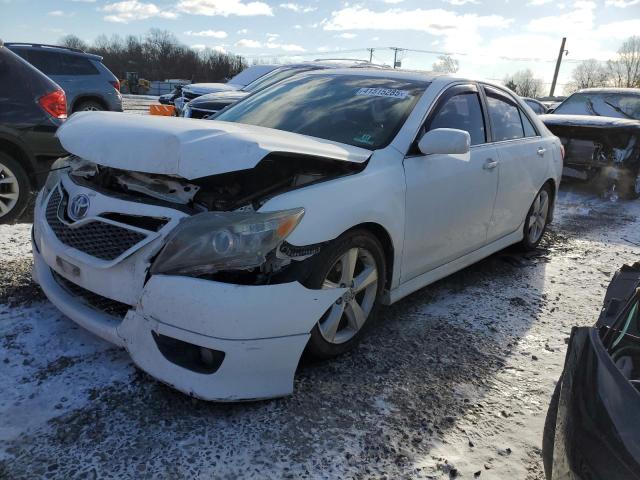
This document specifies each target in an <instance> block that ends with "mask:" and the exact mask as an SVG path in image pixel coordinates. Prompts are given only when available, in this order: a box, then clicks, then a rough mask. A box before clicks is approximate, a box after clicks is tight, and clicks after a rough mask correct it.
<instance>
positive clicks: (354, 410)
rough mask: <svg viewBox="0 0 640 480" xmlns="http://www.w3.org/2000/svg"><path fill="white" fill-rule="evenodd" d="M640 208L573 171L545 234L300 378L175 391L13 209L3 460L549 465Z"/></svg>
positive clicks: (267, 469)
mask: <svg viewBox="0 0 640 480" xmlns="http://www.w3.org/2000/svg"><path fill="white" fill-rule="evenodd" d="M639 214H640V203H638V202H636V203H622V202H621V203H609V202H605V201H602V200H600V199H599V198H597V197H596V196H594V195H593V194H591V193H589V192H587V191H585V190H581V189H580V188H579V187H577V186H568V187H567V188H565V189H564V191H563V192H562V194H561V196H560V198H559V202H558V207H557V213H556V220H555V223H554V225H553V226H552V228H551V229H550V231H549V232H548V234H547V237H546V239H545V241H544V243H543V245H542V246H541V248H540V249H539V250H538V251H536V252H534V253H533V254H528V255H521V254H520V253H518V252H516V251H514V250H511V249H507V250H505V251H503V252H500V253H498V254H496V255H493V256H492V257H490V258H488V259H486V260H484V261H482V262H480V263H478V264H477V265H474V266H472V267H470V268H467V269H465V270H463V271H461V272H459V273H457V274H455V275H453V276H451V277H449V278H447V279H445V280H443V281H440V282H438V283H437V284H435V285H433V286H431V287H428V288H425V289H423V290H421V291H419V292H417V293H415V294H413V295H411V296H410V297H408V298H406V299H404V300H403V301H401V302H399V303H397V304H396V305H394V306H392V307H388V308H385V309H383V312H382V315H381V318H380V319H379V322H378V323H377V324H376V325H375V326H374V328H372V329H371V333H370V335H369V336H368V337H367V338H366V339H365V340H364V341H363V342H362V343H361V344H360V345H359V347H358V348H357V349H356V350H355V351H353V352H352V353H350V354H347V355H344V356H342V357H341V358H338V359H336V360H333V361H330V362H324V363H316V364H309V363H303V364H302V365H301V366H300V368H299V370H298V373H297V375H296V381H295V391H294V394H293V395H292V396H290V397H288V398H283V399H278V400H272V401H263V402H252V403H241V404H213V403H206V402H202V401H198V400H194V399H191V398H188V397H186V396H184V395H182V394H180V393H178V392H175V391H173V390H171V389H170V388H168V387H166V386H164V385H162V384H160V383H158V382H156V381H154V380H153V379H152V378H150V377H149V376H147V375H146V374H144V373H141V372H140V371H138V370H136V369H135V368H134V366H133V365H132V364H131V362H130V360H129V358H128V356H127V355H126V353H125V352H124V351H121V350H119V349H117V348H114V347H112V346H111V345H109V344H107V343H105V342H103V341H101V340H99V339H97V338H95V337H93V336H92V335H91V334H89V333H87V332H85V331H83V330H82V329H80V328H78V327H76V326H75V324H73V322H71V321H70V320H68V319H67V318H65V317H64V316H63V315H61V314H60V313H58V312H57V310H56V309H55V308H53V306H52V305H50V304H49V303H48V302H47V301H46V299H44V298H43V295H42V294H41V293H40V291H39V289H38V287H37V286H36V285H34V284H33V283H32V281H31V280H30V276H29V269H30V264H31V260H30V257H29V247H28V241H29V227H30V225H29V224H28V223H22V224H17V225H12V226H0V263H1V264H2V266H3V268H2V269H1V270H0V361H1V362H3V366H2V368H1V369H0V382H1V384H2V385H3V388H2V389H1V390H0V418H2V422H1V424H0V478H12V479H17V478H25V479H26V478H33V477H34V476H35V477H45V478H63V479H68V478H131V477H135V478H183V477H189V478H434V479H440V478H442V479H444V478H454V477H461V478H478V477H480V478H497V479H527V480H533V479H543V478H544V475H543V471H542V464H541V459H540V444H541V437H542V426H543V423H544V416H545V413H546V408H547V404H548V399H549V397H550V395H551V392H552V390H553V387H554V383H555V380H556V379H557V377H558V375H559V373H560V370H561V368H562V363H563V360H564V354H565V350H566V345H565V342H566V340H567V338H568V336H569V333H570V329H571V327H572V326H573V325H588V324H591V323H593V322H594V321H595V319H596V317H597V314H598V311H599V308H600V304H601V301H602V298H603V295H604V291H605V288H606V286H607V284H608V282H609V280H610V278H611V277H612V275H613V273H614V271H615V269H616V268H618V267H619V266H621V265H622V264H623V263H625V262H627V263H628V262H633V261H635V260H636V259H637V257H638V254H639V253H640V246H639V245H640V229H639V228H638V227H639V226H640V217H639Z"/></svg>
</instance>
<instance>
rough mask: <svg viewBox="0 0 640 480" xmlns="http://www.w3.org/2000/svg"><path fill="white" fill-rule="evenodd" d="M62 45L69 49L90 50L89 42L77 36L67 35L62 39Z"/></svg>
mask: <svg viewBox="0 0 640 480" xmlns="http://www.w3.org/2000/svg"><path fill="white" fill-rule="evenodd" d="M60 45H61V46H63V47H68V48H77V49H79V50H87V49H88V48H89V45H88V44H87V42H85V41H84V40H82V39H81V38H79V37H76V36H75V35H65V36H64V37H62V38H61V39H60Z"/></svg>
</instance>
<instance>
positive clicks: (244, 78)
mask: <svg viewBox="0 0 640 480" xmlns="http://www.w3.org/2000/svg"><path fill="white" fill-rule="evenodd" d="M276 68H278V65H253V66H252V67H249V68H246V69H244V70H243V71H241V72H240V73H238V74H237V75H236V76H234V77H232V78H231V79H230V80H229V81H228V82H226V83H191V84H189V85H184V86H183V87H182V92H181V96H180V97H177V98H176V99H175V101H174V105H175V107H176V115H178V116H181V115H182V109H183V108H184V106H185V105H186V104H187V102H189V101H191V100H193V99H194V98H197V97H199V96H201V95H206V94H208V93H214V92H230V91H234V90H240V89H241V88H242V87H245V86H246V85H249V84H250V83H251V82H253V81H255V80H257V79H258V78H260V77H262V76H264V75H266V74H268V73H269V72H271V71H273V70H275V69H276Z"/></svg>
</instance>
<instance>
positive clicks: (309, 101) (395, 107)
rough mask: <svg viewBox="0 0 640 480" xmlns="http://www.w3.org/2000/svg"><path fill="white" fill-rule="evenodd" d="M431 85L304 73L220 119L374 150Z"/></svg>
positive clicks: (385, 142)
mask: <svg viewBox="0 0 640 480" xmlns="http://www.w3.org/2000/svg"><path fill="white" fill-rule="evenodd" d="M428 86H429V82H426V81H421V80H405V79H401V78H385V77H376V76H372V77H368V76H364V75H331V74H324V75H323V74H318V75H312V74H301V75H296V76H294V77H292V78H290V79H288V80H284V81H282V82H279V83H277V84H275V85H272V86H270V87H267V88H265V89H263V90H260V91H259V92H256V93H255V94H253V95H251V96H250V97H247V98H246V99H244V100H241V101H240V102H238V103H236V104H235V105H233V106H231V107H229V108H228V109H226V110H224V111H223V112H221V113H220V114H218V115H217V116H216V117H215V120H222V121H225V122H238V123H246V124H250V125H258V126H262V127H268V128H274V129H277V130H284V131H287V132H293V133H300V134H303V135H309V136H312V137H318V138H323V139H326V140H331V141H334V142H340V143H346V144H349V145H354V146H357V147H362V148H366V149H369V150H375V149H378V148H384V147H385V146H387V145H388V144H389V143H390V142H391V140H393V138H394V137H395V135H396V134H397V133H398V131H399V130H400V128H401V127H402V125H403V124H404V122H405V120H406V119H407V117H408V116H409V113H411V110H412V109H413V107H414V106H415V104H416V102H417V101H418V99H419V98H420V96H421V95H422V93H423V92H424V91H425V89H426V88H427V87H428Z"/></svg>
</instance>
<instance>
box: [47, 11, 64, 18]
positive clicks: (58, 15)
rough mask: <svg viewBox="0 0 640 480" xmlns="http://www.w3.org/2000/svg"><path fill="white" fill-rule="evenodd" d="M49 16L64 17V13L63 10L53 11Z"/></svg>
mask: <svg viewBox="0 0 640 480" xmlns="http://www.w3.org/2000/svg"><path fill="white" fill-rule="evenodd" d="M47 15H49V16H51V17H64V12H63V11H62V10H52V11H50V12H49V13H48V14H47Z"/></svg>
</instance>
